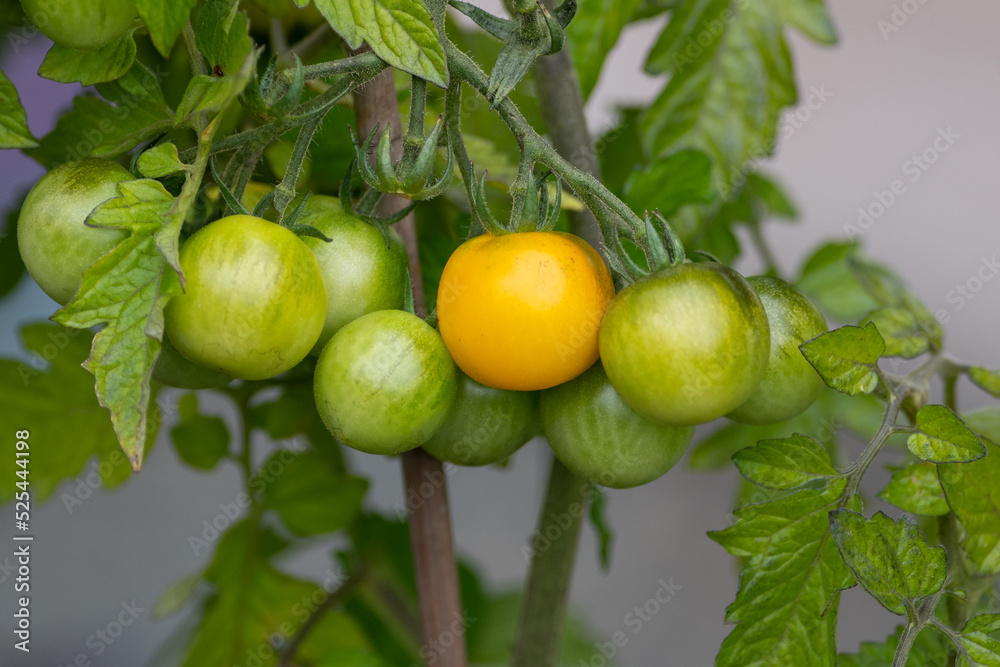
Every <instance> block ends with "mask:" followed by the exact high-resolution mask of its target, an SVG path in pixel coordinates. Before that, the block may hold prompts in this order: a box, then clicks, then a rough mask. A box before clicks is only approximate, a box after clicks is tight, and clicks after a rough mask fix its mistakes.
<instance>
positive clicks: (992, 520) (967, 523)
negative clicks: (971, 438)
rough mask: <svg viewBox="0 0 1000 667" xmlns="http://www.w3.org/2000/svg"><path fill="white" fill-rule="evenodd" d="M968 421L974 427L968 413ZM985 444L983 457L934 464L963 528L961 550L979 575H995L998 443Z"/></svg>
mask: <svg viewBox="0 0 1000 667" xmlns="http://www.w3.org/2000/svg"><path fill="white" fill-rule="evenodd" d="M969 422H970V424H972V425H973V426H975V422H974V421H973V420H972V418H971V416H970V420H969ZM986 443H987V444H986V449H987V455H986V457H985V458H982V459H980V460H978V461H974V462H972V463H952V464H946V465H941V466H938V475H939V477H940V479H941V486H942V487H943V488H944V494H945V497H947V499H948V505H949V506H950V507H951V509H952V511H953V512H955V516H956V517H957V518H958V520H959V522H960V523H961V524H962V527H963V528H964V529H965V539H964V540H963V544H964V547H965V553H966V554H967V556H968V558H969V560H971V561H972V563H973V565H975V567H976V570H977V571H978V572H979V573H980V574H982V575H984V576H995V575H998V574H1000V446H997V445H996V444H994V443H993V442H990V441H989V440H987V441H986Z"/></svg>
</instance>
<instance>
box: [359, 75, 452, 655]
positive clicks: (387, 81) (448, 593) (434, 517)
mask: <svg viewBox="0 0 1000 667" xmlns="http://www.w3.org/2000/svg"><path fill="white" fill-rule="evenodd" d="M354 113H355V115H356V116H357V121H358V125H359V126H360V127H359V130H360V131H359V136H361V137H367V136H368V135H369V133H370V132H371V131H372V128H374V127H375V125H376V124H377V125H379V126H380V127H382V128H385V127H386V124H389V125H391V126H392V158H393V160H398V159H399V158H400V156H401V155H402V151H403V142H402V137H403V132H402V121H401V119H400V116H399V105H398V103H397V101H396V89H395V86H394V85H393V80H392V70H391V69H387V70H385V71H383V72H382V73H381V74H379V75H378V76H377V77H375V78H374V79H372V81H371V82H370V83H368V84H367V85H366V86H364V87H363V88H361V89H360V90H359V91H358V92H356V93H355V95H354ZM408 203H409V202H407V201H406V200H405V199H401V198H399V197H392V196H385V197H383V198H382V204H381V206H382V213H383V214H390V213H394V212H396V211H399V210H401V209H402V208H404V207H405V206H406V205H407V204H408ZM395 227H396V230H397V231H398V232H399V234H400V236H402V237H403V241H404V243H405V244H406V251H407V253H408V254H409V257H410V277H411V280H412V281H413V304H414V309H415V310H416V312H417V314H418V315H420V316H421V317H423V316H425V315H426V314H427V305H426V299H425V298H424V288H423V280H422V279H421V276H420V257H419V255H418V252H417V230H416V222H415V220H414V218H413V214H412V213H411V214H410V215H408V216H406V218H404V219H403V220H402V221H401V222H399V223H397V224H396V225H395ZM402 458H403V481H404V482H405V493H406V506H407V509H408V511H409V517H410V543H411V544H412V546H413V564H414V567H415V569H416V573H417V594H418V595H419V597H420V617H421V622H422V625H423V632H424V648H427V649H428V650H429V649H430V647H431V646H432V645H433V647H434V655H435V657H436V658H437V659H436V660H435V665H436V666H438V667H466V657H465V637H464V633H461V636H456V632H455V627H456V626H455V621H456V620H458V621H459V624H458V627H464V625H463V624H462V619H463V618H464V615H463V614H462V607H461V599H460V596H459V590H458V570H457V568H456V566H455V547H454V544H453V542H452V534H451V515H450V513H449V510H448V485H447V477H446V476H445V474H444V470H443V468H442V466H441V462H440V461H438V460H437V459H435V458H434V457H432V456H430V455H429V454H427V453H426V452H424V450H423V449H419V448H418V449H415V450H412V451H409V452H406V453H405V454H403V457H402ZM441 651H444V653H441Z"/></svg>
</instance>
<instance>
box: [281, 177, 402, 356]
mask: <svg viewBox="0 0 1000 667" xmlns="http://www.w3.org/2000/svg"><path fill="white" fill-rule="evenodd" d="M299 222H301V223H303V224H306V225H312V226H313V227H315V228H316V229H318V230H320V231H321V232H323V233H324V234H326V236H327V237H329V238H330V239H332V240H331V241H330V242H326V241H323V240H322V239H316V238H303V239H302V240H303V242H304V243H305V244H306V245H307V246H309V249H310V250H312V253H313V255H315V256H316V259H317V261H319V268H320V272H321V273H322V274H323V283H324V284H325V285H326V297H327V301H326V323H325V324H324V325H323V333H322V334H320V337H319V340H318V341H317V342H316V345H315V347H313V350H312V351H313V354H315V355H319V353H320V352H321V351H322V349H323V346H324V345H326V342H327V341H328V340H330V338H331V337H332V336H333V334H335V333H337V331H339V330H340V328H341V327H343V326H344V325H345V324H347V323H348V322H350V321H352V320H356V319H358V318H359V317H361V316H362V315H367V314H368V313H374V312H375V311H377V310H399V309H400V308H402V307H403V300H404V295H405V293H406V274H407V270H408V267H409V260H408V259H407V257H406V248H405V247H404V246H403V240H402V239H401V238H399V235H398V234H397V233H396V232H395V231H390V232H389V235H390V236H391V238H392V244H391V245H389V246H387V245H386V243H385V239H384V238H383V237H382V234H381V233H380V232H379V231H378V230H377V229H375V227H373V226H372V225H370V224H368V223H367V222H365V221H364V220H362V219H361V218H358V217H356V216H353V215H351V214H350V213H348V212H347V211H345V210H344V209H343V208H342V207H341V205H340V201H339V200H338V199H336V198H335V197H326V196H323V195H314V196H312V197H310V198H309V201H307V202H306V204H305V211H304V214H303V216H302V217H301V218H300V219H299Z"/></svg>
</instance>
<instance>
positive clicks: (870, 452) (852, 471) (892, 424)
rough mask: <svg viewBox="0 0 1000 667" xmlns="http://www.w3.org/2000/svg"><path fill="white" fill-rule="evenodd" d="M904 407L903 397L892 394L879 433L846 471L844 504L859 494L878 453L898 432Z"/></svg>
mask: <svg viewBox="0 0 1000 667" xmlns="http://www.w3.org/2000/svg"><path fill="white" fill-rule="evenodd" d="M902 405H903V396H897V395H896V394H895V393H891V392H890V395H889V405H888V406H886V409H885V415H884V416H883V417H882V424H881V425H880V426H879V429H878V433H876V434H875V437H874V438H872V440H871V442H870V443H868V446H867V447H865V450H864V451H863V452H861V456H859V457H858V459H857V460H856V461H855V462H854V463H853V464H851V466H850V467H849V468H848V469H847V470H845V471H844V473H845V474H846V475H847V476H848V482H847V489H846V490H845V491H844V496H843V502H847V501H848V500H849V499H850V498H852V497H853V496H854V494H855V493H857V490H858V487H859V486H860V485H861V478H862V477H864V475H865V472H867V471H868V467H869V466H871V464H872V462H873V461H874V460H875V457H876V456H878V453H879V452H880V451H882V447H884V446H885V442H886V440H888V439H889V436H891V435H893V434H894V433H895V432H896V420H897V419H898V418H899V410H900V408H901V407H902Z"/></svg>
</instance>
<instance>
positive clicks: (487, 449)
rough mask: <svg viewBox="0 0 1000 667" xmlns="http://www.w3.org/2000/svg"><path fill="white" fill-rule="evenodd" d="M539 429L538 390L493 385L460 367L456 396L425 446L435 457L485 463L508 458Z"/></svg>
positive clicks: (465, 464)
mask: <svg viewBox="0 0 1000 667" xmlns="http://www.w3.org/2000/svg"><path fill="white" fill-rule="evenodd" d="M537 430H538V394H536V393H535V392H531V391H510V390H506V389H494V388H493V387H487V386H486V385H483V384H479V383H478V382H476V381H475V380H473V379H472V378H470V377H469V376H468V375H466V374H465V373H462V372H461V371H459V378H458V396H457V398H456V399H455V404H454V405H453V406H452V408H451V412H450V413H449V414H448V419H447V420H445V422H444V425H442V426H441V428H439V429H438V430H437V432H436V433H434V435H432V436H431V439H430V440H428V441H427V442H425V443H424V445H423V446H424V449H425V450H427V452H429V453H430V454H431V456H433V457H434V458H437V459H440V460H441V461H446V462H448V463H455V464H457V465H463V466H485V465H490V464H492V463H500V462H501V461H506V460H507V459H508V458H510V457H511V456H512V455H513V454H514V452H516V451H517V450H519V449H520V448H521V447H522V446H523V445H524V444H525V443H526V442H528V440H530V439H531V438H532V437H533V436H534V435H535V433H536V432H537Z"/></svg>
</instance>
